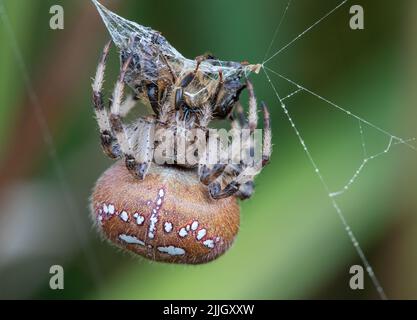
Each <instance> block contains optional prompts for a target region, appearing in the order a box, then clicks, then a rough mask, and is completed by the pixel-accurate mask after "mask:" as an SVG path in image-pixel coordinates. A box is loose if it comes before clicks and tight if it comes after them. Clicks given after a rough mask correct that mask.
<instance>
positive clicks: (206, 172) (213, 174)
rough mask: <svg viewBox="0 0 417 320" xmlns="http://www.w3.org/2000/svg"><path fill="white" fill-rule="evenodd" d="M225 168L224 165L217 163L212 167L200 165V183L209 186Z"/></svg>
mask: <svg viewBox="0 0 417 320" xmlns="http://www.w3.org/2000/svg"><path fill="white" fill-rule="evenodd" d="M225 168H226V164H221V163H217V164H215V165H214V166H213V167H211V168H210V167H209V166H207V165H202V166H201V167H200V170H199V175H200V181H201V183H203V184H205V185H209V184H210V183H212V182H213V181H214V180H216V179H217V178H218V177H219V176H220V175H221V174H222V173H223V171H224V169H225Z"/></svg>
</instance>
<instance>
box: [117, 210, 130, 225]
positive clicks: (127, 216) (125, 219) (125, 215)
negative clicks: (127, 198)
mask: <svg viewBox="0 0 417 320" xmlns="http://www.w3.org/2000/svg"><path fill="white" fill-rule="evenodd" d="M119 217H120V219H122V220H123V221H124V222H127V221H128V220H129V215H128V214H127V212H126V211H122V213H120V216H119Z"/></svg>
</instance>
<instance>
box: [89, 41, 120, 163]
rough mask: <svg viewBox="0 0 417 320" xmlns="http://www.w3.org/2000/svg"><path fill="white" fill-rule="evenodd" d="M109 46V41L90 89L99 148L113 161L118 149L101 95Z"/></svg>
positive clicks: (117, 154)
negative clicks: (98, 136) (98, 133)
mask: <svg viewBox="0 0 417 320" xmlns="http://www.w3.org/2000/svg"><path fill="white" fill-rule="evenodd" d="M110 46H111V41H109V42H108V43H107V44H106V45H105V46H104V49H103V52H102V54H101V57H100V60H99V63H98V66H97V71H96V76H95V78H94V82H93V85H92V87H93V103H94V112H95V115H96V119H97V123H98V126H99V129H100V140H101V146H102V148H103V151H104V153H105V154H106V155H107V156H108V157H110V158H112V159H115V158H118V157H120V155H121V153H120V147H119V145H118V143H117V141H116V138H115V137H114V134H113V132H112V130H111V126H110V122H109V116H108V113H107V109H106V108H105V106H104V99H103V93H102V89H103V81H104V72H105V69H106V61H107V57H108V55H109V51H110Z"/></svg>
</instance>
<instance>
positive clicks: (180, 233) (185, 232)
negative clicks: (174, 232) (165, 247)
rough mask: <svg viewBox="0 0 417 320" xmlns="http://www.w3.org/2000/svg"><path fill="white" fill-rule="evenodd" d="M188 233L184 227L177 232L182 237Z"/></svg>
mask: <svg viewBox="0 0 417 320" xmlns="http://www.w3.org/2000/svg"><path fill="white" fill-rule="evenodd" d="M187 234H188V232H187V230H186V229H185V228H181V230H180V231H179V232H178V235H179V236H180V237H181V238H184V237H185V236H186V235H187Z"/></svg>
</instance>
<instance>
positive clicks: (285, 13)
mask: <svg viewBox="0 0 417 320" xmlns="http://www.w3.org/2000/svg"><path fill="white" fill-rule="evenodd" d="M290 5H291V0H288V2H287V6H286V7H285V9H284V12H283V13H282V16H281V19H280V21H279V23H278V26H277V27H276V29H275V32H274V35H273V37H272V40H271V43H270V44H269V47H268V49H267V50H266V52H265V55H264V60H263V61H264V62H262V64H264V63H265V60H266V57H267V56H268V54H269V52H270V51H271V49H272V46H273V45H274V42H275V40H276V39H277V37H278V34H279V31H280V29H281V25H282V23H283V22H284V20H285V17H286V15H287V12H288V9H289V8H290Z"/></svg>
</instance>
